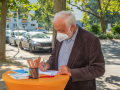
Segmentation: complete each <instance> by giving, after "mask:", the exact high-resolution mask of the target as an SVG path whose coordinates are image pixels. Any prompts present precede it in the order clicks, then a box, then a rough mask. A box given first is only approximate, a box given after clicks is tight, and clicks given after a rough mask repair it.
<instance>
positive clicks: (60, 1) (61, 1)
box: [52, 0, 66, 47]
mask: <svg viewBox="0 0 120 90" xmlns="http://www.w3.org/2000/svg"><path fill="white" fill-rule="evenodd" d="M54 3H55V8H54V13H57V12H59V11H62V10H66V0H54ZM56 34H57V32H56V31H55V30H53V42H52V47H53V46H54V40H55V36H56Z"/></svg>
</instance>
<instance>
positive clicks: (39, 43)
mask: <svg viewBox="0 0 120 90" xmlns="http://www.w3.org/2000/svg"><path fill="white" fill-rule="evenodd" d="M20 48H21V49H28V50H29V51H30V52H33V51H48V52H51V51H52V40H51V39H50V37H48V36H47V35H45V34H44V33H42V32H27V33H25V34H24V35H23V37H22V38H21V40H20Z"/></svg>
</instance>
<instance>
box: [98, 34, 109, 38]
mask: <svg viewBox="0 0 120 90" xmlns="http://www.w3.org/2000/svg"><path fill="white" fill-rule="evenodd" d="M97 37H98V38H99V39H107V34H106V33H101V34H98V35H97Z"/></svg>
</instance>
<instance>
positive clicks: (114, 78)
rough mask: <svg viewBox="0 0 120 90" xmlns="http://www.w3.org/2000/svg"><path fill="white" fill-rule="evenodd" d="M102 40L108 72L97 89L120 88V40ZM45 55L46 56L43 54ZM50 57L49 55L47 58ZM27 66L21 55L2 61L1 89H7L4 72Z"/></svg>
mask: <svg viewBox="0 0 120 90" xmlns="http://www.w3.org/2000/svg"><path fill="white" fill-rule="evenodd" d="M100 41H101V46H102V52H103V54H104V58H105V63H106V67H105V69H106V72H105V74H104V75H103V76H102V77H100V78H97V79H96V80H97V82H96V85H97V90H120V40H100ZM8 51H9V50H7V51H6V52H8ZM13 52H14V51H13ZM22 53H23V52H22ZM24 57H26V56H24ZM43 57H46V56H44V55H43ZM48 57H49V55H48V56H47V57H46V58H48ZM9 58H11V57H10V56H9ZM22 58H23V57H22ZM14 59H15V58H14ZM18 59H19V60H18ZM27 67H28V66H27V63H26V60H21V56H19V57H17V59H16V60H9V61H7V62H0V90H7V88H6V86H5V84H4V82H3V80H2V74H3V73H4V72H6V71H8V70H14V69H21V68H27Z"/></svg>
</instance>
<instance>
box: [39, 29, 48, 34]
mask: <svg viewBox="0 0 120 90" xmlns="http://www.w3.org/2000/svg"><path fill="white" fill-rule="evenodd" d="M37 31H39V32H43V33H47V30H45V29H37Z"/></svg>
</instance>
